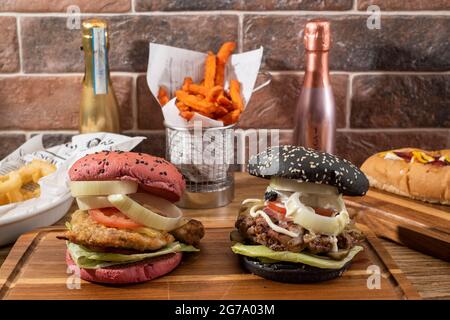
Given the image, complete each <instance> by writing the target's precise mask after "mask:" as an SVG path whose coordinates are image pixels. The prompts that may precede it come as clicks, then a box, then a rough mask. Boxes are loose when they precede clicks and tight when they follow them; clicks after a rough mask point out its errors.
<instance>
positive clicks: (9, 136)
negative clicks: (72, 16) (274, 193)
mask: <svg viewBox="0 0 450 320" xmlns="http://www.w3.org/2000/svg"><path fill="white" fill-rule="evenodd" d="M73 4H75V5H78V6H79V7H80V9H81V12H82V17H83V18H87V17H92V16H102V18H104V19H106V20H108V21H109V22H110V40H111V50H110V63H111V69H112V71H113V82H114V87H115V89H116V93H117V96H118V100H119V103H120V112H121V115H122V117H121V120H122V127H123V128H124V129H125V132H126V133H128V134H143V135H146V136H148V137H149V138H150V139H149V141H147V142H146V143H145V144H144V145H143V146H142V147H141V149H143V150H145V151H147V152H151V153H154V154H159V155H162V154H163V153H164V130H163V125H162V115H161V112H160V109H159V107H158V106H157V105H156V103H155V102H154V101H153V100H152V98H151V97H150V93H149V90H148V87H147V84H146V80H145V71H146V68H147V57H148V42H150V41H154V42H158V43H163V44H168V45H173V46H179V47H184V48H189V49H194V50H199V51H206V50H210V49H214V50H217V48H218V47H219V45H220V44H221V43H222V42H223V41H225V40H235V41H236V42H237V43H238V50H239V51H241V52H242V51H246V50H250V49H254V48H256V47H259V46H260V45H263V46H264V49H265V50H264V63H263V69H264V70H266V71H270V72H271V73H272V75H273V82H272V84H271V85H270V87H267V88H265V89H264V90H262V91H261V92H258V93H256V94H254V96H253V97H252V100H251V102H250V104H249V106H248V109H247V110H246V111H245V113H244V114H243V116H242V119H241V122H240V125H241V127H243V128H279V129H282V131H281V133H282V136H281V140H282V142H289V141H290V138H291V135H292V128H293V125H294V123H293V118H292V114H293V112H294V108H295V101H296V99H297V96H298V94H299V92H298V88H299V87H300V85H301V83H302V75H303V72H302V71H303V67H304V61H303V45H302V42H301V41H300V40H299V37H298V34H299V32H300V31H301V30H302V29H303V27H304V25H305V22H306V21H307V20H308V19H310V18H314V17H327V18H328V19H330V20H331V23H332V36H333V46H332V51H331V57H330V59H331V60H330V68H331V70H332V84H333V88H334V94H335V98H336V101H337V107H338V136H337V146H338V148H337V149H338V153H339V154H340V155H342V156H344V157H347V158H349V159H351V160H353V161H355V162H357V163H361V161H362V160H363V159H364V158H365V157H366V156H368V155H369V154H371V153H374V152H375V151H378V150H382V149H386V148H392V147H400V146H406V145H411V146H419V147H424V148H444V147H450V90H449V89H450V45H449V38H450V0H433V1H426V0H410V1H398V0H303V1H300V0H298V1H294V0H284V1H276V0H254V1H243V0H221V1H220V0H199V1H187V0H153V1H149V0H96V1H89V0H59V1H47V0H9V1H2V2H1V3H0V30H1V32H0V145H1V148H0V158H1V157H2V156H4V155H6V154H7V153H8V152H10V151H11V150H13V149H14V148H16V147H17V146H18V145H19V144H21V143H23V142H24V141H25V140H26V139H27V138H29V137H30V136H32V135H33V134H35V133H38V132H43V133H45V141H46V144H47V145H52V144H55V143H60V142H63V141H66V140H67V139H70V136H71V135H73V134H75V133H76V132H77V131H76V130H77V123H78V108H79V101H80V92H81V84H80V82H81V77H82V74H83V66H84V61H83V53H82V52H81V51H80V50H79V47H80V45H81V34H80V30H70V29H67V28H66V21H67V15H66V13H65V12H66V8H67V6H68V5H73ZM370 4H376V5H378V6H379V7H380V8H381V10H382V19H381V29H380V30H376V29H375V30H369V29H368V28H367V27H366V20H367V18H368V13H366V9H367V7H368V6H369V5H370Z"/></svg>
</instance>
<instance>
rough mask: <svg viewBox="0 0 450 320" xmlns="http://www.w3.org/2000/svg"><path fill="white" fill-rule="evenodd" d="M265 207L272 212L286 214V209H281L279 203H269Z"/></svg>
mask: <svg viewBox="0 0 450 320" xmlns="http://www.w3.org/2000/svg"><path fill="white" fill-rule="evenodd" d="M267 206H268V207H269V208H270V209H272V210H274V211H277V212H279V213H281V214H286V208H285V207H283V205H282V204H281V203H279V202H274V201H269V202H268V204H267Z"/></svg>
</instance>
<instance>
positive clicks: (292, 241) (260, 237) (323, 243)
mask: <svg viewBox="0 0 450 320" xmlns="http://www.w3.org/2000/svg"><path fill="white" fill-rule="evenodd" d="M265 210H267V209H265ZM269 210H270V209H269ZM269 216H271V219H272V221H273V222H274V223H275V224H277V225H279V226H280V227H282V228H285V229H287V230H289V231H292V232H295V233H297V234H299V235H298V236H297V237H290V236H288V235H285V234H282V233H279V232H276V231H274V230H273V229H272V228H270V227H269V225H268V224H267V222H266V220H265V219H264V218H263V217H261V216H258V217H256V218H253V217H252V216H250V215H249V214H248V211H246V212H241V214H240V215H239V217H238V219H237V221H236V224H235V226H236V228H237V229H238V231H239V233H240V234H241V235H242V236H243V237H244V239H246V240H247V241H249V242H250V243H254V244H255V243H256V244H262V245H264V246H266V247H269V248H270V249H272V250H275V251H291V252H301V251H304V250H305V251H308V252H310V253H313V254H326V253H329V252H331V251H332V250H333V241H334V240H333V239H332V237H330V236H326V235H320V234H312V233H310V232H309V231H308V230H306V229H304V228H302V227H301V226H299V225H297V224H295V223H294V222H291V221H282V220H277V219H276V218H274V217H276V216H277V215H276V214H271V215H269ZM363 239H364V236H363V234H362V233H361V232H360V231H359V230H358V229H356V227H355V226H354V225H353V224H349V225H347V226H346V228H345V229H344V231H343V232H342V233H341V234H340V235H338V236H337V246H338V248H339V249H344V250H345V249H350V248H352V247H353V246H354V245H355V244H356V243H359V242H361V241H362V240H363Z"/></svg>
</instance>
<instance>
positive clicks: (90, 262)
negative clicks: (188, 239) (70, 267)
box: [67, 241, 200, 269]
mask: <svg viewBox="0 0 450 320" xmlns="http://www.w3.org/2000/svg"><path fill="white" fill-rule="evenodd" d="M67 248H68V249H69V252H70V256H71V257H72V259H73V261H74V262H75V263H76V265H77V266H78V267H80V268H84V269H98V268H105V267H110V266H114V265H120V264H125V263H132V262H139V261H142V260H144V259H148V258H154V257H158V256H162V255H165V254H169V253H175V252H195V251H200V250H199V249H197V248H195V247H193V246H190V245H186V244H184V243H180V242H173V243H171V244H170V245H168V246H166V247H164V248H162V249H160V250H158V251H154V252H148V253H138V254H119V253H105V252H95V251H91V250H89V249H87V248H86V247H83V246H80V245H78V244H75V243H72V242H69V241H68V242H67Z"/></svg>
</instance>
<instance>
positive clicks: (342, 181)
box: [248, 145, 369, 196]
mask: <svg viewBox="0 0 450 320" xmlns="http://www.w3.org/2000/svg"><path fill="white" fill-rule="evenodd" d="M248 172H249V173H250V174H251V175H253V176H257V177H261V178H266V179H268V178H271V177H281V178H286V179H292V180H299V181H303V182H312V183H317V184H326V185H330V186H334V187H336V188H337V189H338V191H339V193H342V194H344V195H348V196H362V195H365V194H366V192H367V190H368V189H369V181H368V180H367V178H366V176H365V175H364V173H362V171H361V170H359V169H358V167H356V166H355V165H354V164H352V163H351V162H350V161H348V160H345V159H341V158H339V157H336V156H334V155H332V154H329V153H326V152H320V151H316V150H313V149H308V148H304V147H298V146H291V145H282V146H276V147H269V148H268V149H267V150H265V151H263V152H261V153H259V154H257V155H255V156H253V157H251V158H250V160H249V163H248Z"/></svg>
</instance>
